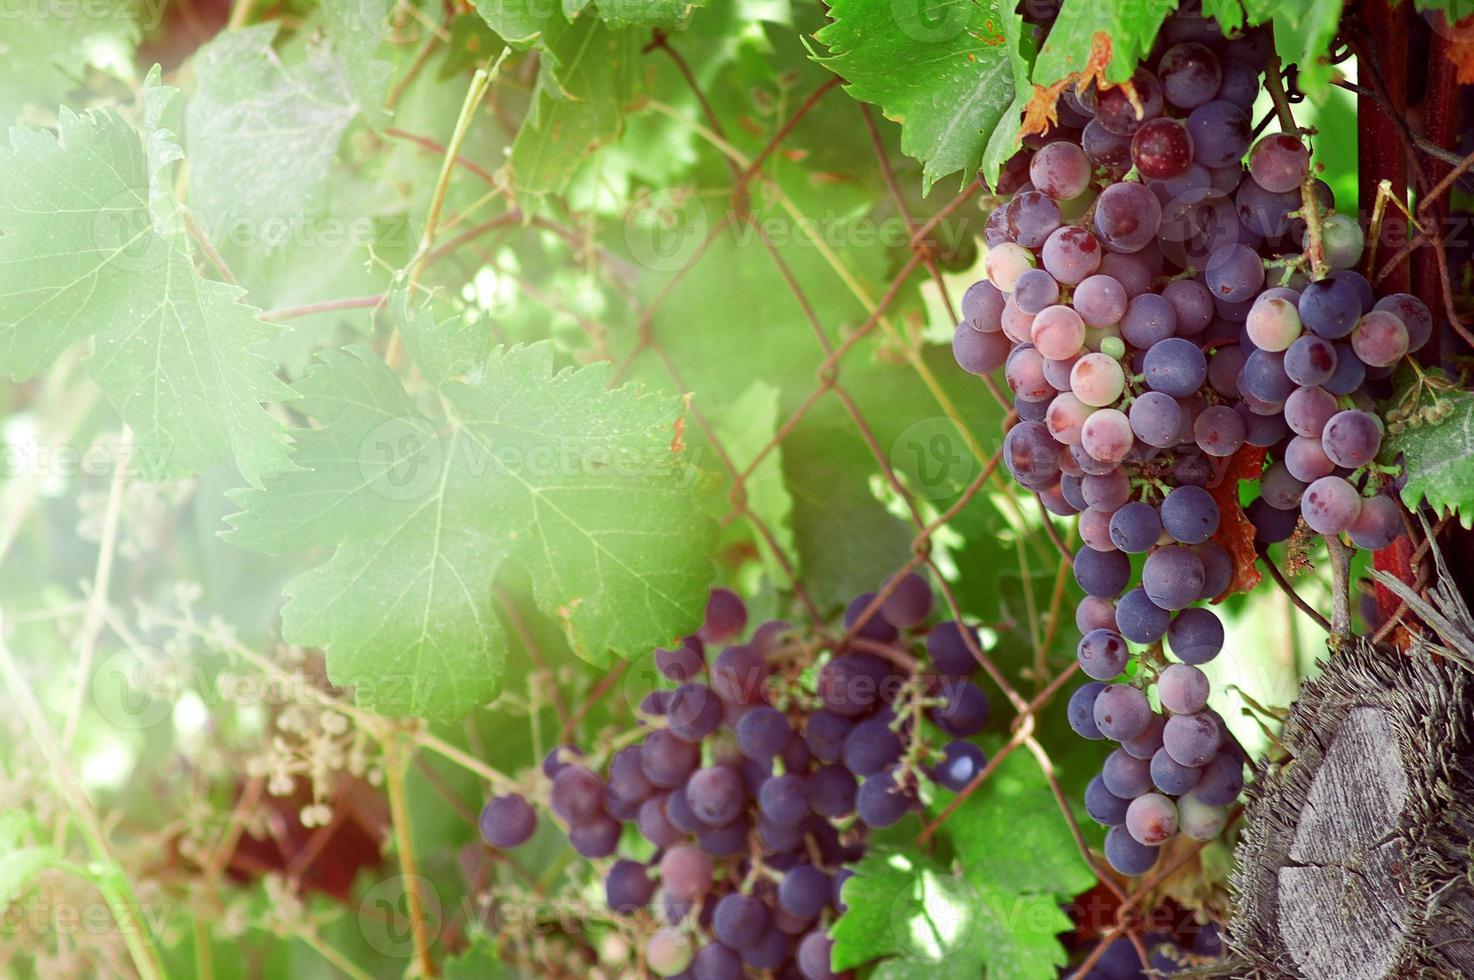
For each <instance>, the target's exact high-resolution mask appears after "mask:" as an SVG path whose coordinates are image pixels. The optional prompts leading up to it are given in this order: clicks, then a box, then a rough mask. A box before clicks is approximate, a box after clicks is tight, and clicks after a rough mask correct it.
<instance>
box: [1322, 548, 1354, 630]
mask: <svg viewBox="0 0 1474 980" xmlns="http://www.w3.org/2000/svg"><path fill="white" fill-rule="evenodd" d="M1324 537H1325V539H1326V550H1327V551H1329V552H1330V554H1331V644H1332V646H1333V647H1335V646H1338V645H1340V644H1341V643H1344V642H1346V641H1348V640H1350V639H1351V551H1350V549H1348V548H1347V547H1346V544H1345V542H1343V541H1342V540H1341V536H1340V535H1339V534H1327V535H1324Z"/></svg>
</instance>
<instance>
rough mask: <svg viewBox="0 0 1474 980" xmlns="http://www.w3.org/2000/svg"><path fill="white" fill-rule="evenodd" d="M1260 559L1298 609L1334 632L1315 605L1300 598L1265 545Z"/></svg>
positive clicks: (1319, 624) (1327, 630) (1320, 625)
mask: <svg viewBox="0 0 1474 980" xmlns="http://www.w3.org/2000/svg"><path fill="white" fill-rule="evenodd" d="M1259 560H1260V561H1262V562H1263V563H1264V567H1265V568H1267V569H1268V570H1269V577H1270V578H1272V579H1274V584H1275V585H1278V586H1279V587H1280V591H1282V592H1284V594H1285V595H1287V596H1288V597H1289V599H1290V601H1291V602H1292V603H1294V604H1295V608H1296V609H1298V610H1300V611H1301V612H1303V613H1304V614H1305V615H1307V616H1309V617H1310V618H1311V619H1312V620H1314V622H1315V624H1316V625H1317V626H1319V627H1320V628H1321V629H1323V630H1325V631H1326V632H1327V633H1330V632H1332V629H1331V624H1330V622H1329V621H1328V620H1327V619H1326V618H1325V617H1324V616H1322V615H1321V614H1320V613H1319V612H1317V611H1316V610H1315V607H1314V606H1312V605H1310V603H1308V602H1306V601H1305V600H1304V599H1302V598H1300V593H1298V592H1296V591H1295V588H1294V586H1292V585H1291V584H1290V583H1289V582H1288V581H1287V580H1286V579H1285V573H1284V572H1282V571H1280V568H1279V566H1278V565H1276V564H1275V563H1274V559H1273V558H1271V557H1270V555H1269V552H1268V551H1267V550H1266V549H1264V548H1263V547H1261V548H1260V549H1259Z"/></svg>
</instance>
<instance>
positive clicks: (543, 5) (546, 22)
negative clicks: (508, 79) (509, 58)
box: [472, 0, 564, 48]
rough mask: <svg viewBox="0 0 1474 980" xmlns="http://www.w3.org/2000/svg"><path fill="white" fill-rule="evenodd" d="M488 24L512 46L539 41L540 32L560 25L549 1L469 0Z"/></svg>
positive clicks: (528, 44)
mask: <svg viewBox="0 0 1474 980" xmlns="http://www.w3.org/2000/svg"><path fill="white" fill-rule="evenodd" d="M472 3H473V5H474V6H475V7H476V12H477V13H478V14H480V15H481V19H482V20H484V21H486V24H487V26H488V27H490V28H491V29H492V30H494V31H496V33H497V35H498V36H499V37H500V38H501V39H502V40H503V41H506V42H507V43H508V44H510V45H511V46H512V47H514V48H526V47H530V46H532V45H533V44H536V43H537V42H538V41H540V40H542V36H543V32H544V31H547V30H548V29H549V28H551V27H554V26H557V25H560V24H563V23H564V22H563V21H562V20H561V19H560V18H559V16H558V10H557V7H556V5H554V4H552V3H549V2H548V0H472Z"/></svg>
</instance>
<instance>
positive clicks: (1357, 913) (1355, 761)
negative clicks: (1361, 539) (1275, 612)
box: [1214, 560, 1474, 980]
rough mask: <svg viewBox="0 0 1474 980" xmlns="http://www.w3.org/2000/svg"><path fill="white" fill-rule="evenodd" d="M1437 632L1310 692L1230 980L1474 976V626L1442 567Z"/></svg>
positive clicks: (1257, 842) (1268, 810)
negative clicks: (1406, 648)
mask: <svg viewBox="0 0 1474 980" xmlns="http://www.w3.org/2000/svg"><path fill="white" fill-rule="evenodd" d="M1438 566H1439V572H1440V575H1439V579H1438V580H1439V582H1440V585H1439V586H1438V587H1437V589H1436V590H1435V593H1434V601H1433V603H1432V604H1431V605H1430V604H1428V603H1426V602H1424V601H1423V600H1422V599H1420V598H1418V597H1417V596H1416V594H1414V593H1412V592H1411V590H1408V589H1407V587H1406V586H1404V585H1403V584H1402V583H1401V582H1398V581H1397V580H1396V579H1395V578H1392V577H1391V576H1382V578H1383V580H1384V583H1385V584H1387V585H1388V587H1389V588H1392V589H1394V591H1399V590H1401V591H1403V592H1405V593H1406V595H1407V596H1410V597H1411V598H1412V599H1413V600H1415V601H1416V606H1415V611H1416V612H1418V614H1419V616H1420V618H1422V619H1423V621H1424V622H1425V623H1428V624H1429V625H1430V626H1431V627H1432V628H1433V629H1434V630H1436V631H1437V638H1436V639H1434V640H1424V639H1421V638H1420V639H1418V640H1416V641H1415V644H1414V646H1413V648H1412V649H1410V650H1408V651H1405V652H1404V651H1399V650H1396V649H1391V648H1377V647H1373V646H1372V645H1371V644H1370V643H1367V642H1365V641H1363V642H1360V643H1358V644H1355V645H1354V646H1352V647H1350V648H1348V649H1346V650H1344V651H1343V652H1342V653H1339V654H1337V655H1336V656H1334V657H1332V658H1330V659H1329V660H1328V661H1327V662H1326V663H1325V664H1324V669H1323V672H1322V674H1321V676H1320V677H1318V678H1316V679H1315V680H1313V681H1311V682H1309V683H1308V684H1306V686H1305V689H1304V690H1303V691H1302V693H1301V695H1300V698H1299V700H1298V701H1297V702H1296V704H1295V706H1294V708H1293V709H1292V712H1291V715H1290V718H1289V720H1288V722H1287V723H1286V726H1285V731H1284V735H1283V742H1284V747H1285V749H1286V752H1287V755H1286V756H1284V757H1283V758H1280V759H1277V760H1276V761H1269V760H1266V761H1265V762H1263V763H1261V764H1260V766H1259V770H1258V774H1257V778H1256V779H1255V781H1254V783H1253V785H1252V787H1251V788H1250V791H1249V804H1248V808H1247V813H1246V815H1245V828H1246V829H1245V832H1244V836H1243V839H1242V840H1241V842H1240V844H1239V848H1238V853H1237V865H1238V868H1237V870H1236V872H1235V875H1234V879H1233V881H1232V886H1233V890H1234V893H1235V898H1236V906H1237V908H1236V912H1235V916H1234V919H1233V922H1232V923H1231V925H1230V928H1229V939H1228V945H1229V948H1230V950H1231V956H1230V958H1229V960H1228V961H1227V962H1226V963H1225V964H1224V965H1223V966H1222V968H1221V969H1219V970H1216V971H1214V975H1217V976H1231V977H1245V978H1297V980H1412V978H1424V977H1426V978H1456V977H1474V868H1471V864H1474V621H1471V619H1470V615H1469V611H1468V609H1467V608H1466V607H1465V606H1464V604H1463V601H1462V600H1461V599H1460V598H1459V596H1458V594H1457V592H1456V591H1455V590H1454V589H1453V588H1452V586H1451V584H1450V583H1449V580H1448V578H1447V569H1446V568H1444V567H1443V564H1442V562H1441V560H1440V561H1439V562H1438Z"/></svg>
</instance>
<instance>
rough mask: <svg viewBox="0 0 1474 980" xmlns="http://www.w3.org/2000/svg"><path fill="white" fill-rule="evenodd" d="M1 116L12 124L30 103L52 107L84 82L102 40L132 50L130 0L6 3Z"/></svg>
mask: <svg viewBox="0 0 1474 980" xmlns="http://www.w3.org/2000/svg"><path fill="white" fill-rule="evenodd" d="M0 23H3V25H4V27H3V29H0V117H3V119H4V122H5V123H6V124H7V125H8V124H9V123H10V122H11V121H12V120H14V119H15V117H16V115H17V114H18V113H19V112H20V110H21V107H22V106H24V105H26V104H27V103H29V104H31V105H36V106H40V107H41V108H43V109H44V110H46V111H47V112H50V111H52V110H53V109H55V108H56V106H57V105H58V104H59V103H60V102H61V101H62V100H63V98H64V97H65V96H66V94H67V92H69V91H70V90H72V89H74V88H76V87H78V86H79V85H80V84H81V83H82V76H83V73H84V70H85V69H86V68H87V66H88V65H90V64H94V63H95V62H96V59H97V57H98V55H99V54H101V53H102V50H103V47H102V43H103V42H105V43H110V44H113V45H117V46H121V48H122V49H123V51H124V53H125V54H127V55H131V54H132V53H133V48H134V45H136V44H137V42H138V23H137V21H136V20H135V18H134V13H133V5H132V4H131V3H129V2H128V0H103V2H101V3H89V4H87V5H85V6H79V5H77V4H76V3H72V2H69V0H38V2H29V3H23V4H15V5H13V6H10V7H7V8H6V11H5V15H4V17H3V18H0Z"/></svg>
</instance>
